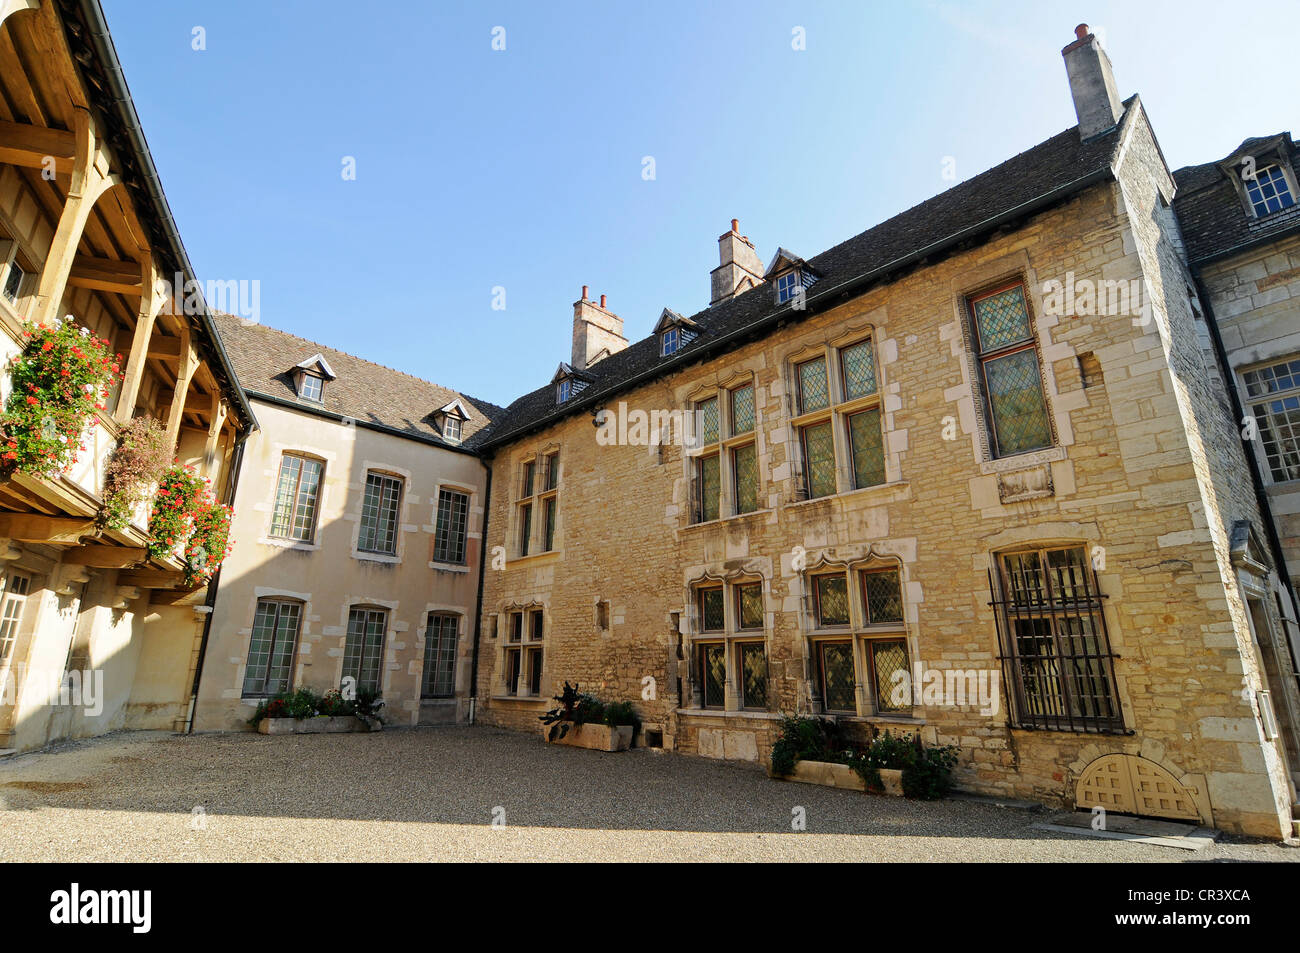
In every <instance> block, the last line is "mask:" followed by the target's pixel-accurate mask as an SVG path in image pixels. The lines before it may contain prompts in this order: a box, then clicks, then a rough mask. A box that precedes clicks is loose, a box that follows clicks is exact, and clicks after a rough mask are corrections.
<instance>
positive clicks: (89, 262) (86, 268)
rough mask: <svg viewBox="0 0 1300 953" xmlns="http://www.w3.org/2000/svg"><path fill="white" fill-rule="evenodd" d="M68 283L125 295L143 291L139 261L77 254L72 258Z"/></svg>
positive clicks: (138, 293)
mask: <svg viewBox="0 0 1300 953" xmlns="http://www.w3.org/2000/svg"><path fill="white" fill-rule="evenodd" d="M68 284H70V285H73V286H74V287H77V288H90V289H92V290H94V291H110V292H114V293H116V294H125V295H140V294H142V293H143V291H144V281H143V280H142V277H141V274H140V263H139V262H136V261H114V260H113V259H111V258H91V257H89V256H87V255H78V256H77V257H76V258H74V259H73V261H72V271H70V272H68Z"/></svg>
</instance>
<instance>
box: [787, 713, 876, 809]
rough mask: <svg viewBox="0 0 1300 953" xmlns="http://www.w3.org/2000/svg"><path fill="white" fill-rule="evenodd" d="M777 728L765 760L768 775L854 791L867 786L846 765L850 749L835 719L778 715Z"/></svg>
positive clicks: (861, 789)
mask: <svg viewBox="0 0 1300 953" xmlns="http://www.w3.org/2000/svg"><path fill="white" fill-rule="evenodd" d="M778 731H779V736H778V738H777V741H776V743H775V744H774V745H772V754H771V757H770V758H769V761H768V774H769V775H770V776H771V777H774V778H787V779H789V780H791V781H802V782H804V783H806V784H821V785H824V786H826V787H835V788H847V789H849V790H854V791H863V790H866V786H865V784H864V783H863V780H862V779H861V778H860V777H859V776H858V775H857V774H856V773H855V772H854V771H853V769H852V768H851V767H850V766H849V760H850V758H851V757H852V755H853V752H852V751H850V750H849V749H848V748H847V747H846V746H845V745H844V743H843V741H842V740H841V737H840V729H839V726H838V725H836V724H835V722H833V721H830V720H829V719H826V718H813V717H808V716H803V715H787V716H784V717H782V718H781V721H780V723H779V725H778Z"/></svg>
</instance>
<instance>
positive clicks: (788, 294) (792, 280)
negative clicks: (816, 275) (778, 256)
mask: <svg viewBox="0 0 1300 953" xmlns="http://www.w3.org/2000/svg"><path fill="white" fill-rule="evenodd" d="M799 287H800V285H799V272H797V271H791V272H787V273H786V274H784V275H782V276H781V277H780V278H778V279H776V301H777V304H785V302H787V301H789V300H790V299H791V298H793V297H794V296H795V294H796V293H797V292H798V290H799Z"/></svg>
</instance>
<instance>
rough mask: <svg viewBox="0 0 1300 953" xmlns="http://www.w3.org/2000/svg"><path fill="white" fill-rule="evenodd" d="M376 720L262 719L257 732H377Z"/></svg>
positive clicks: (332, 717)
mask: <svg viewBox="0 0 1300 953" xmlns="http://www.w3.org/2000/svg"><path fill="white" fill-rule="evenodd" d="M381 728H383V723H382V722H381V721H380V720H379V719H378V718H373V719H370V720H368V721H367V720H364V719H362V718H361V717H360V716H358V715H317V716H316V717H315V718H263V719H262V720H261V721H259V722H258V723H257V730H258V732H260V733H261V734H264V735H319V734H337V733H338V732H341V731H379V730H380V729H381Z"/></svg>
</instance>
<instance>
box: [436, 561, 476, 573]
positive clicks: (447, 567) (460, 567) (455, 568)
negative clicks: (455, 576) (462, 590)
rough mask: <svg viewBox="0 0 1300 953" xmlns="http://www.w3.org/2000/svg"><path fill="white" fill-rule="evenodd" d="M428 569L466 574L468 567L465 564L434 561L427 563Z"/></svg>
mask: <svg viewBox="0 0 1300 953" xmlns="http://www.w3.org/2000/svg"><path fill="white" fill-rule="evenodd" d="M429 568H430V569H437V570H438V571H439V572H461V573H468V572H469V566H467V565H466V564H465V563H440V562H437V561H436V560H435V561H433V562H431V563H429Z"/></svg>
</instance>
